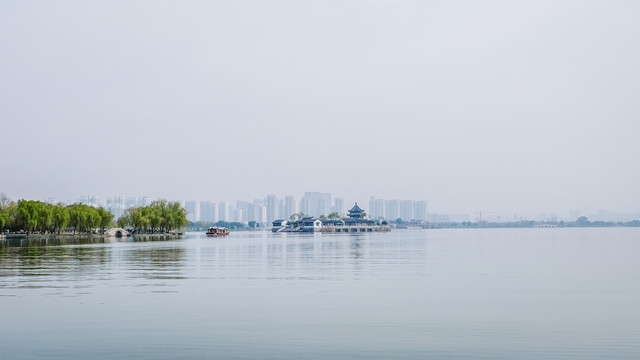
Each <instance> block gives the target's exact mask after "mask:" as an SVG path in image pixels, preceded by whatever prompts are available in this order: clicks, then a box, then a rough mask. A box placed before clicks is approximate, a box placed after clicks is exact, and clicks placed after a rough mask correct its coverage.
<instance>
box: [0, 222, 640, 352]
mask: <svg viewBox="0 0 640 360" xmlns="http://www.w3.org/2000/svg"><path fill="white" fill-rule="evenodd" d="M19 243H20V242H19V241H18V242H17V243H16V242H11V243H9V244H7V242H6V241H5V242H3V245H2V246H1V247H0V321H1V325H0V358H2V359H114V358H126V359H211V358H222V359H227V358H246V359H254V358H261V359H264V358H267V359H268V358H271V359H282V358H288V359H301V358H304V359H310V358H311V359H313V358H316V359H325V358H362V359H370V358H380V359H386V358H401V359H405V358H406V359H598V360H600V359H639V358H640V340H639V339H640V229H638V228H635V229H634V228H605V229H597V228H591V229H478V230H471V229H469V230H404V231H402V230H398V231H392V232H390V233H373V234H358V235H350V234H315V235H301V234H271V233H263V232H233V233H232V234H231V235H230V236H229V237H227V238H207V237H205V236H204V235H203V234H196V233H193V234H189V235H187V236H186V237H184V238H182V239H180V240H171V241H153V242H148V241H147V242H134V241H127V239H125V240H123V241H116V240H115V239H113V240H112V241H106V242H102V243H89V244H67V245H48V246H41V245H37V244H33V243H32V244H30V245H29V246H22V247H20V246H16V245H19Z"/></svg>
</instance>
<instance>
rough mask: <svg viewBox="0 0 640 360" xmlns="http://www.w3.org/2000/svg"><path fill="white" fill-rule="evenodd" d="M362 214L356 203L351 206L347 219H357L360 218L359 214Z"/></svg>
mask: <svg viewBox="0 0 640 360" xmlns="http://www.w3.org/2000/svg"><path fill="white" fill-rule="evenodd" d="M363 212H364V210H362V209H360V207H359V206H358V203H357V202H356V204H355V205H353V207H352V208H351V210H349V217H350V218H352V219H359V218H360V217H361V216H362V215H361V214H362V213H363Z"/></svg>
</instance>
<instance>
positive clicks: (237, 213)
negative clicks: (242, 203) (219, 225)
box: [233, 209, 245, 222]
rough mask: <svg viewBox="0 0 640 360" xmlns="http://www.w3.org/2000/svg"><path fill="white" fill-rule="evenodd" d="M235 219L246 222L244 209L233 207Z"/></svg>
mask: <svg viewBox="0 0 640 360" xmlns="http://www.w3.org/2000/svg"><path fill="white" fill-rule="evenodd" d="M233 221H236V222H245V218H244V217H243V214H242V209H233Z"/></svg>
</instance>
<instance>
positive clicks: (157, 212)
mask: <svg viewBox="0 0 640 360" xmlns="http://www.w3.org/2000/svg"><path fill="white" fill-rule="evenodd" d="M117 223H118V226H119V227H122V228H125V227H132V228H133V229H134V230H135V231H136V232H143V233H155V232H166V231H171V230H175V229H180V228H182V227H184V226H185V225H187V223H188V220H187V210H185V208H183V207H182V206H180V203H179V202H171V201H167V200H156V201H153V202H152V203H151V204H150V205H149V206H140V207H132V208H129V209H127V210H126V211H125V212H124V214H123V215H122V216H121V217H120V218H118V221H117Z"/></svg>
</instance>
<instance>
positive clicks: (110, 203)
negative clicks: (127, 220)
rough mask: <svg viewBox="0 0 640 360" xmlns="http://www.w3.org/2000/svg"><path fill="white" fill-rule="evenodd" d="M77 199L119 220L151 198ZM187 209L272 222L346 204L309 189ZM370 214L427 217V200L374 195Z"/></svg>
mask: <svg viewBox="0 0 640 360" xmlns="http://www.w3.org/2000/svg"><path fill="white" fill-rule="evenodd" d="M77 202H80V203H83V204H87V205H91V206H96V207H97V206H104V208H105V209H107V210H108V211H110V212H111V213H112V214H113V215H114V217H115V218H116V219H117V218H119V217H120V216H122V214H124V212H125V210H126V209H128V208H130V207H138V206H147V205H149V204H150V203H151V199H150V198H148V197H146V196H139V197H123V196H113V197H107V198H106V202H103V201H101V199H100V198H98V197H97V196H95V195H88V196H82V197H80V198H79V199H78V200H77ZM181 203H182V204H183V205H184V207H185V209H186V210H187V219H188V220H189V221H206V222H218V221H229V222H232V221H233V222H244V223H247V222H249V221H255V222H257V223H262V224H264V223H266V224H269V223H271V222H273V221H274V220H278V219H285V220H286V219H289V217H290V216H291V215H292V214H297V213H303V214H304V215H305V216H314V217H320V216H322V215H329V214H331V213H338V215H340V216H345V214H346V213H345V212H346V209H345V204H344V199H343V198H334V197H333V196H332V195H331V193H322V192H306V193H304V196H302V197H301V198H296V197H294V196H291V195H288V196H285V197H283V198H279V197H277V196H276V195H267V196H265V197H264V198H261V199H254V200H252V201H242V200H238V201H235V202H228V201H217V202H216V201H210V200H187V201H181ZM366 211H367V214H368V217H369V218H372V219H375V218H380V217H382V218H384V219H387V220H395V219H398V218H401V219H402V220H406V221H409V220H427V202H426V201H413V200H383V199H375V198H373V197H372V198H371V200H370V201H369V209H367V210H366Z"/></svg>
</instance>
